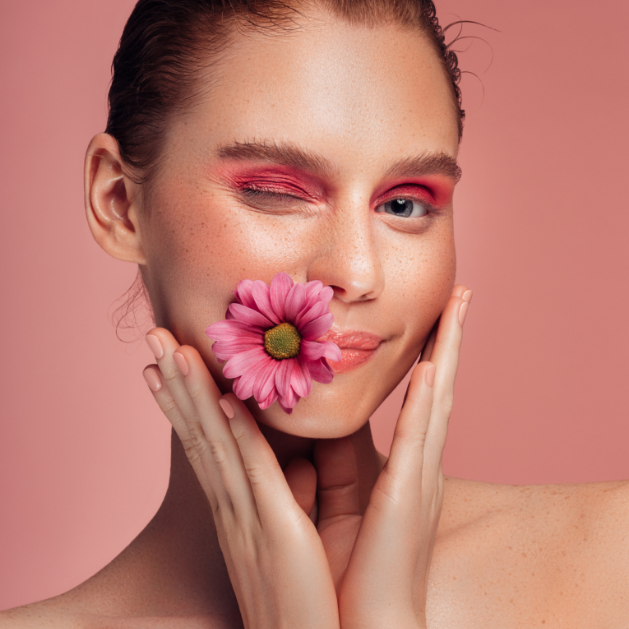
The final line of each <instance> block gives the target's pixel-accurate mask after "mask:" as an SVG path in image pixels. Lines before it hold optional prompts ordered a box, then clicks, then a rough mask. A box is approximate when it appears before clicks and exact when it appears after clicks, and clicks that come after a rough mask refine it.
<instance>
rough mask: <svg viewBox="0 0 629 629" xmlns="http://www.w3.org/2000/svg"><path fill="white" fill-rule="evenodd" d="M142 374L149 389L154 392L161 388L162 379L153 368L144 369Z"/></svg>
mask: <svg viewBox="0 0 629 629" xmlns="http://www.w3.org/2000/svg"><path fill="white" fill-rule="evenodd" d="M142 375H143V376H144V379H145V380H146V384H148V385H149V389H151V391H153V392H154V393H157V392H158V391H159V390H160V389H161V388H162V381H161V380H160V379H159V376H158V375H157V374H156V373H155V371H154V370H153V369H151V368H149V369H145V370H144V371H143V372H142Z"/></svg>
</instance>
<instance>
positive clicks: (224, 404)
mask: <svg viewBox="0 0 629 629" xmlns="http://www.w3.org/2000/svg"><path fill="white" fill-rule="evenodd" d="M218 403H219V404H220V405H221V408H222V409H223V412H224V413H225V415H227V419H231V418H232V417H233V416H234V415H235V414H236V413H235V412H234V407H233V406H232V405H231V404H230V403H229V402H228V401H227V400H226V399H225V398H221V399H220V400H219V401H218Z"/></svg>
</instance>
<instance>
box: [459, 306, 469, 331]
mask: <svg viewBox="0 0 629 629" xmlns="http://www.w3.org/2000/svg"><path fill="white" fill-rule="evenodd" d="M467 307H468V302H467V301H464V302H463V303H462V304H461V309H460V310H459V323H460V324H461V327H463V323H464V322H465V315H466V314H467Z"/></svg>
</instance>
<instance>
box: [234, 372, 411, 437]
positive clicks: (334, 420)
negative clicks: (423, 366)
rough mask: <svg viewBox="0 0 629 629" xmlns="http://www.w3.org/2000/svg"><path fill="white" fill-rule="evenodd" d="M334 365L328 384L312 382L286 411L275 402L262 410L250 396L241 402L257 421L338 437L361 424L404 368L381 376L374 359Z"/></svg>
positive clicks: (296, 432) (307, 434) (303, 434)
mask: <svg viewBox="0 0 629 629" xmlns="http://www.w3.org/2000/svg"><path fill="white" fill-rule="evenodd" d="M369 362H370V363H371V361H369ZM336 367H338V369H339V371H338V372H336V373H335V376H334V380H333V381H332V382H331V383H330V384H320V383H318V382H313V383H312V391H311V393H310V395H309V396H308V397H306V398H301V399H300V400H299V402H298V403H297V405H296V406H295V408H293V412H292V413H290V414H288V413H285V412H284V411H283V410H282V408H281V407H280V405H279V404H278V403H277V402H275V403H274V404H272V405H271V406H270V407H269V408H267V409H265V410H261V409H260V408H259V406H258V404H257V402H256V401H255V400H254V399H253V398H249V399H248V400H246V402H245V404H246V405H247V407H248V408H249V410H250V411H251V414H252V415H253V417H254V418H255V419H256V421H257V422H258V423H260V424H264V425H265V426H269V427H270V428H273V429H275V430H279V431H280V432H283V433H286V434H289V435H293V436H296V437H305V438H309V439H338V438H340V437H346V436H348V435H351V434H353V433H355V432H356V431H357V430H359V429H360V428H362V427H363V426H364V425H365V424H366V423H367V421H369V418H370V417H371V416H372V415H373V413H374V411H375V410H376V409H377V408H378V407H379V406H380V404H382V402H383V401H384V400H385V399H386V397H387V396H388V395H389V393H391V391H392V390H393V389H394V388H395V387H396V386H397V384H398V383H399V381H400V380H401V379H402V378H403V377H404V375H405V374H406V371H408V369H406V370H404V369H402V370H401V371H400V373H399V374H398V373H397V372H396V373H393V372H392V370H390V371H385V372H384V373H385V374H387V375H388V377H383V372H382V370H381V369H380V370H379V369H377V364H376V361H374V363H373V364H369V365H368V364H363V365H361V366H359V367H358V366H357V367H356V368H353V369H348V367H347V365H344V366H342V365H338V366H333V368H334V369H335V371H336Z"/></svg>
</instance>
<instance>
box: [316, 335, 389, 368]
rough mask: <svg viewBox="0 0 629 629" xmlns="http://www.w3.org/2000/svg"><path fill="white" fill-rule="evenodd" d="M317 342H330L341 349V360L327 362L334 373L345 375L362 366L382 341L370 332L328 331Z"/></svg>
mask: <svg viewBox="0 0 629 629" xmlns="http://www.w3.org/2000/svg"><path fill="white" fill-rule="evenodd" d="M318 340H319V341H332V342H333V343H336V344H337V345H338V346H339V348H340V349H341V360H339V361H334V360H328V363H329V364H330V367H332V370H333V371H334V373H345V372H346V371H350V369H354V368H355V367H358V366H359V365H362V364H363V363H364V362H365V361H367V360H369V359H370V358H371V357H372V356H373V354H374V353H375V352H376V350H377V349H378V347H380V343H382V341H383V339H382V338H381V337H379V336H378V335H376V334H372V333H371V332H361V331H359V330H346V331H345V332H341V331H339V330H334V329H331V330H328V332H326V333H325V334H324V335H323V336H322V337H321V338H320V339H318Z"/></svg>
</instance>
